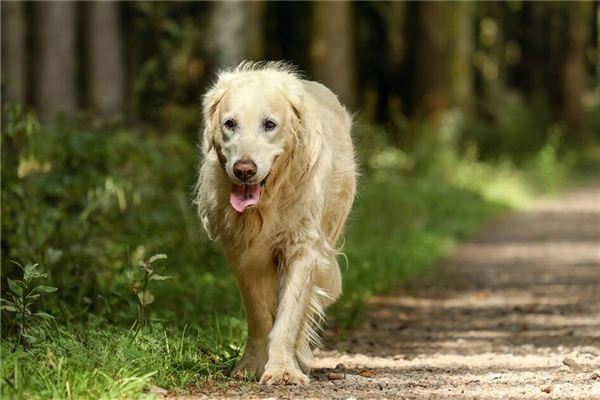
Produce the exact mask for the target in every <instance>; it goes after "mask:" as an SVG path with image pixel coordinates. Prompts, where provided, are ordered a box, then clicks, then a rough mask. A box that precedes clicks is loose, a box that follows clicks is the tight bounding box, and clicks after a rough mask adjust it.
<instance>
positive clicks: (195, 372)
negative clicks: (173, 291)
mask: <svg viewBox="0 0 600 400" xmlns="http://www.w3.org/2000/svg"><path fill="white" fill-rule="evenodd" d="M242 326H243V321H242V320H239V319H232V318H222V319H221V320H220V321H218V322H216V321H213V322H210V323H209V324H207V327H206V329H198V328H186V327H183V329H167V328H165V327H162V326H160V325H158V324H157V325H154V326H152V328H151V329H145V330H143V331H141V332H139V334H138V333H136V332H134V331H132V330H126V329H123V328H119V327H115V326H111V325H106V324H104V323H103V321H98V320H96V319H91V320H90V322H89V323H88V324H78V325H73V326H68V327H65V326H61V325H58V326H56V327H55V328H54V329H53V330H51V331H49V332H48V337H47V339H46V341H45V343H44V346H35V347H33V348H31V349H28V350H27V351H25V350H22V349H18V350H17V351H15V352H11V349H12V347H13V346H14V343H13V339H8V340H6V339H5V340H3V341H2V344H1V348H0V350H1V351H2V363H1V367H0V373H1V377H2V382H3V384H2V385H1V392H0V393H1V395H0V397H2V398H7V399H50V398H52V399H68V398H73V399H117V398H127V399H130V398H131V399H134V398H136V399H137V398H152V397H154V396H152V395H151V394H150V389H151V388H152V387H155V386H158V387H162V388H168V389H171V390H172V391H174V392H178V391H179V392H182V391H184V390H191V389H193V388H196V387H198V386H200V385H202V384H203V382H204V381H205V380H206V379H207V378H211V377H212V378H219V377H221V378H222V377H223V376H224V374H225V373H227V371H228V370H229V369H230V368H232V366H233V364H234V362H235V360H236V358H237V357H238V356H239V352H240V348H241V344H242V343H241V342H240V340H239V338H240V337H242V332H241V330H242Z"/></svg>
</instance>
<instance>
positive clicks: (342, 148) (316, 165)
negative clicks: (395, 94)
mask: <svg viewBox="0 0 600 400" xmlns="http://www.w3.org/2000/svg"><path fill="white" fill-rule="evenodd" d="M252 80H262V81H264V82H265V84H267V85H276V86H277V87H278V88H279V89H280V90H281V93H282V94H283V97H284V98H285V103H287V104H281V105H280V106H281V107H286V110H287V114H286V115H287V116H288V118H287V119H286V121H282V126H281V129H285V131H283V132H282V133H283V134H284V135H285V137H284V138H285V141H284V142H283V144H282V149H281V150H282V152H281V154H280V155H279V156H277V157H276V158H275V159H274V161H273V162H272V165H271V169H270V173H269V175H268V179H267V181H266V186H265V187H264V188H263V195H262V197H261V198H260V200H259V202H258V203H257V204H256V205H255V206H253V207H251V208H248V209H247V210H246V211H245V212H244V213H241V214H240V213H238V212H236V211H235V210H234V209H233V208H232V207H231V205H230V203H229V194H230V192H231V188H232V183H231V180H230V177H229V176H228V175H227V173H226V171H225V170H224V166H225V163H226V162H227V159H226V157H225V156H224V154H223V153H222V146H223V135H222V132H221V126H220V123H219V115H220V114H219V113H220V112H221V111H222V110H220V106H221V105H220V103H221V100H222V99H223V98H224V96H225V94H226V93H230V94H234V93H236V90H237V88H238V87H240V85H244V84H246V83H248V82H252ZM260 95H261V93H256V96H260ZM203 112H204V121H205V128H204V132H203V138H202V151H203V162H202V164H201V167H200V173H199V180H198V185H197V190H196V193H197V197H196V200H197V204H198V209H199V213H200V217H201V218H202V221H203V224H204V227H205V228H206V230H207V231H208V233H209V235H210V236H211V238H213V239H215V240H217V241H218V243H219V245H220V247H221V248H222V250H223V251H224V253H225V255H226V256H227V259H228V261H229V263H230V264H231V266H232V269H233V272H234V275H235V278H236V281H237V283H238V287H239V289H240V292H241V295H242V298H243V301H244V306H245V309H246V315H247V319H248V333H249V338H248V343H247V345H246V351H245V353H244V356H243V357H242V359H241V361H240V363H239V364H238V366H237V367H236V369H235V370H234V374H237V375H241V374H252V375H255V376H256V377H257V378H260V380H261V382H262V383H266V384H288V383H295V384H303V383H307V382H308V378H307V376H306V375H305V373H307V372H308V370H309V368H310V364H311V360H312V350H311V347H312V346H314V345H317V344H318V343H319V335H318V331H319V329H320V326H321V324H322V321H323V318H324V310H325V308H326V307H327V306H329V305H330V304H331V303H332V302H333V301H334V300H335V299H336V298H337V297H338V296H339V295H340V293H341V289H342V285H341V273H340V269H339V266H338V262H337V259H336V256H337V254H338V252H339V249H338V247H337V246H338V240H339V239H340V236H341V234H342V231H343V227H344V223H345V220H346V218H347V216H348V213H349V212H350V208H351V206H352V202H353V199H354V195H355V188H356V183H355V182H356V168H355V161H354V155H353V146H352V140H351V136H350V129H351V124H352V121H351V116H350V115H349V114H348V112H347V111H346V109H345V108H344V107H343V106H342V105H341V104H340V103H339V101H338V100H337V98H336V97H335V95H334V94H333V93H331V91H329V90H328V89H327V88H325V87H324V86H323V85H321V84H318V83H315V82H310V81H305V80H302V79H301V78H300V77H299V75H298V74H297V73H296V72H295V71H294V70H293V69H292V68H290V67H289V66H287V65H285V64H281V63H258V64H252V63H243V64H242V65H240V66H238V67H237V68H236V69H234V70H231V71H224V72H222V73H220V74H219V76H218V79H217V81H216V83H215V84H214V86H213V87H212V88H211V89H210V90H209V91H208V92H207V94H206V95H205V97H204V101H203Z"/></svg>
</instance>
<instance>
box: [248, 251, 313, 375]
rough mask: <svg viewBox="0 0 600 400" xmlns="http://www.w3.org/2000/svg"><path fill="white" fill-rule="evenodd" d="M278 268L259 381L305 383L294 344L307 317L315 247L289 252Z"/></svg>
mask: <svg viewBox="0 0 600 400" xmlns="http://www.w3.org/2000/svg"><path fill="white" fill-rule="evenodd" d="M291 254H292V255H291V256H290V257H289V258H288V259H287V260H286V262H285V265H283V266H282V268H281V272H280V274H281V276H280V277H279V282H280V289H279V290H280V295H279V305H278V307H277V316H276V319H275V324H274V325H273V329H272V330H271V333H270V334H269V348H268V357H269V358H268V361H267V365H266V366H265V372H264V373H263V375H262V377H261V379H260V382H261V383H263V384H267V385H272V384H297V385H298V384H307V383H308V376H306V375H305V374H304V373H303V372H302V371H301V370H300V368H299V365H298V362H297V361H296V358H295V347H296V342H297V339H298V335H299V333H300V329H302V326H303V323H304V321H305V320H306V318H307V317H308V313H309V312H310V309H309V302H310V296H311V293H312V289H313V285H314V282H313V274H314V271H315V269H316V268H317V265H318V262H319V253H318V252H317V250H316V246H314V245H310V244H306V245H304V246H301V247H298V248H297V249H296V250H295V251H293V252H292V253H291Z"/></svg>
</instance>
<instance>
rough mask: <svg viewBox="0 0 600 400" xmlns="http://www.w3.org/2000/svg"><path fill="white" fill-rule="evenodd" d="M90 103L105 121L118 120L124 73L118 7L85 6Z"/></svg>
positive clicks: (99, 3) (106, 3) (105, 4)
mask: <svg viewBox="0 0 600 400" xmlns="http://www.w3.org/2000/svg"><path fill="white" fill-rule="evenodd" d="M85 6H86V22H87V27H86V29H87V32H86V33H87V35H86V36H87V38H86V39H87V46H86V47H87V49H86V50H87V54H86V55H87V67H88V71H87V73H88V77H87V82H88V88H89V93H88V95H89V101H90V104H91V106H92V108H93V109H94V111H95V112H96V113H97V114H98V115H100V116H103V117H109V118H112V117H115V116H118V115H119V113H121V111H122V109H123V99H124V84H125V70H124V63H123V48H122V42H123V38H122V37H121V26H120V25H121V24H120V20H119V3H117V2H113V1H92V2H90V3H86V4H85Z"/></svg>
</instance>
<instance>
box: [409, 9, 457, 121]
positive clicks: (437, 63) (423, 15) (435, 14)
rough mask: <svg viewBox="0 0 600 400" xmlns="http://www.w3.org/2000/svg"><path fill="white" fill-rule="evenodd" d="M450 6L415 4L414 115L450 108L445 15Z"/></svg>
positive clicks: (427, 114)
mask: <svg viewBox="0 0 600 400" xmlns="http://www.w3.org/2000/svg"><path fill="white" fill-rule="evenodd" d="M449 6H450V4H449V3H445V2H440V1H424V2H422V3H419V4H418V20H419V28H418V35H417V38H418V39H417V40H418V41H419V42H418V45H417V46H418V47H417V62H416V68H417V70H416V71H415V72H416V74H415V76H418V77H419V79H418V81H417V82H416V99H417V104H418V111H419V112H421V113H423V114H424V115H425V116H430V115H433V114H437V113H438V112H439V111H442V110H444V109H446V108H447V107H448V106H449V104H450V87H449V71H450V68H449V62H448V58H449V52H448V40H447V39H448V35H447V29H444V27H446V26H447V15H448V9H449Z"/></svg>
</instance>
